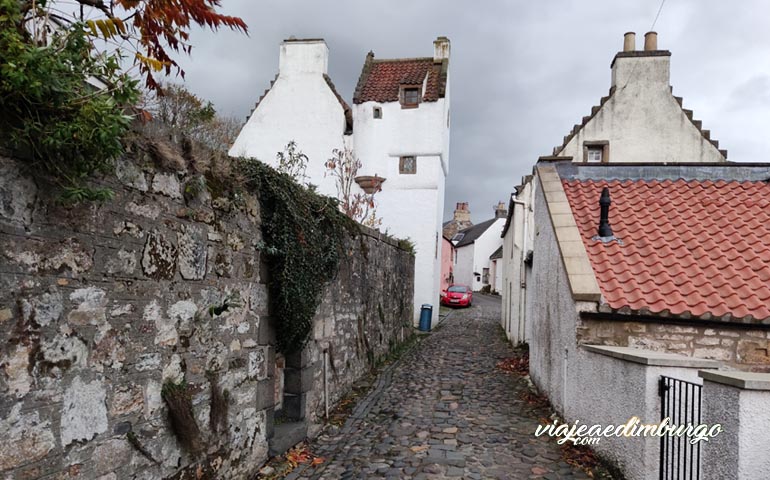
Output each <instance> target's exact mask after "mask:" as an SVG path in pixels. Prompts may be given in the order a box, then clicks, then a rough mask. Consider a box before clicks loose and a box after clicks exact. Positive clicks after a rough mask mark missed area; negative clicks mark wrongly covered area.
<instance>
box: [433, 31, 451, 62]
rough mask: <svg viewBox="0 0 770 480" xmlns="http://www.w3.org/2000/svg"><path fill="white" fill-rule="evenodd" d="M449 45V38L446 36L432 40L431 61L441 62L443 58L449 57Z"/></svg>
mask: <svg viewBox="0 0 770 480" xmlns="http://www.w3.org/2000/svg"><path fill="white" fill-rule="evenodd" d="M450 50H451V45H450V43H449V39H448V38H446V37H438V38H437V39H435V40H434V41H433V61H434V62H435V63H441V61H442V60H443V59H445V58H449V51H450Z"/></svg>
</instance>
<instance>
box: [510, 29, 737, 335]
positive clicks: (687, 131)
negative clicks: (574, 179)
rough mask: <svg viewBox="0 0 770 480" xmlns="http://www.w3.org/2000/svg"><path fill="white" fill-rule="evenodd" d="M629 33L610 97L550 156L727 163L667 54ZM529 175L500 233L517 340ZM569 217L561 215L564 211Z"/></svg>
mask: <svg viewBox="0 0 770 480" xmlns="http://www.w3.org/2000/svg"><path fill="white" fill-rule="evenodd" d="M635 39H636V36H635V34H634V33H627V34H626V35H625V37H624V44H623V51H621V52H618V53H617V54H616V55H615V58H614V59H613V60H612V63H611V65H610V69H611V72H612V77H611V78H612V81H611V85H610V89H609V93H608V94H607V96H605V97H602V98H601V100H600V102H599V104H598V105H596V106H594V107H593V108H591V111H590V114H589V115H586V116H585V117H583V118H582V120H581V121H580V123H577V124H575V126H574V127H573V128H572V130H571V131H570V133H569V134H568V135H566V136H565V137H564V140H563V142H562V144H561V145H559V146H557V147H555V148H554V149H553V155H552V156H546V157H541V159H543V160H554V161H557V160H570V161H571V162H572V163H573V164H586V165H588V166H595V168H599V167H600V166H601V165H605V164H640V163H645V164H656V163H716V164H719V163H724V162H726V159H727V151H726V150H721V149H720V148H719V142H718V141H716V140H714V139H713V138H712V135H711V132H710V131H709V130H706V129H704V128H703V124H702V122H701V121H700V120H696V119H695V118H694V117H693V112H692V110H687V109H686V108H684V107H683V100H682V98H681V97H677V96H674V94H673V87H671V84H670V70H671V68H670V60H671V52H669V51H668V50H658V46H657V41H658V39H657V34H656V33H655V32H649V33H647V34H646V35H645V41H644V50H636V47H635ZM533 174H534V175H529V176H526V177H524V178H523V179H522V182H521V184H520V185H519V186H518V187H516V191H515V192H514V193H513V195H512V200H511V208H510V209H509V211H508V218H507V221H506V226H505V229H504V236H505V237H506V238H505V241H504V242H503V244H504V247H503V257H504V258H505V259H506V260H505V267H504V273H503V277H504V278H503V287H502V294H503V306H502V318H501V324H502V325H503V327H504V328H505V330H506V333H507V335H508V337H509V338H510V339H511V340H512V341H514V342H523V341H527V340H528V339H529V337H528V333H527V330H528V326H527V325H526V324H525V318H527V315H526V312H527V309H528V306H527V296H528V292H527V291H526V290H527V284H528V282H527V277H528V274H529V273H528V272H529V270H528V269H529V268H530V267H529V266H528V264H527V261H528V259H531V252H532V245H533V243H532V242H533V236H532V235H533V230H534V229H533V227H534V225H533V220H532V218H533V216H534V215H535V212H534V205H533V199H534V194H535V192H536V190H537V188H539V187H538V185H539V182H538V181H537V178H536V175H537V172H536V171H534V172H533ZM565 213H566V212H565Z"/></svg>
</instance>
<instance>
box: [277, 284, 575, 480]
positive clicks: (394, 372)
mask: <svg viewBox="0 0 770 480" xmlns="http://www.w3.org/2000/svg"><path fill="white" fill-rule="evenodd" d="M499 318H500V301H499V300H498V299H496V298H493V297H487V296H483V295H477V296H476V298H474V305H473V307H471V308H469V309H464V310H455V311H453V312H452V314H451V315H450V317H449V318H448V319H447V320H446V321H444V322H443V323H442V324H441V325H439V327H438V328H437V329H435V330H434V332H433V333H432V334H431V335H430V336H429V337H428V338H426V339H424V340H423V341H422V342H421V343H420V344H419V345H418V346H417V347H416V348H414V349H413V350H411V351H410V352H409V353H407V354H406V355H405V356H404V357H403V358H402V359H401V360H400V361H399V362H397V363H395V364H394V365H393V366H392V367H391V368H389V369H387V370H386V371H385V372H383V374H382V375H381V376H380V377H379V378H378V380H377V382H376V384H375V386H374V388H373V389H372V391H371V392H370V393H369V395H368V396H367V397H365V398H363V399H362V400H361V401H360V402H359V404H358V405H357V407H356V409H355V410H354V413H353V415H352V416H351V417H350V418H348V420H347V422H346V424H345V425H344V427H343V428H342V429H341V430H338V431H337V432H336V433H334V434H322V435H321V436H320V437H319V438H317V439H316V440H315V442H314V443H313V452H314V453H315V454H317V455H320V456H322V457H324V458H325V461H324V462H323V463H322V464H320V465H315V466H309V465H308V466H304V465H303V466H300V468H298V469H297V470H295V471H294V472H292V473H291V474H290V475H289V476H288V477H286V478H289V479H306V478H312V479H333V478H343V479H349V478H393V479H395V478H399V479H400V478H405V479H409V478H414V479H430V478H469V479H481V478H498V479H525V478H548V479H556V478H588V477H587V476H586V475H585V474H584V473H583V472H582V471H579V470H577V469H575V468H573V467H571V466H570V465H568V464H567V463H566V462H564V461H563V459H562V455H561V452H560V448H559V446H558V445H556V443H555V441H554V440H552V439H546V438H536V437H535V436H534V435H533V432H534V431H535V428H536V426H537V425H538V423H539V420H538V418H539V417H540V416H542V415H543V412H542V411H537V410H534V407H532V406H530V405H529V404H528V403H527V402H525V401H523V400H521V399H520V396H521V394H522V393H523V392H524V391H525V390H526V389H527V388H528V387H527V385H526V381H525V380H523V379H522V378H520V377H516V376H514V375H511V374H506V373H504V372H502V371H500V370H498V369H497V368H496V364H497V363H498V362H499V361H500V360H502V359H504V358H507V357H510V356H511V355H512V354H513V350H512V347H511V346H510V344H509V343H508V342H507V341H506V340H505V338H504V336H503V334H502V331H501V329H500V327H499V323H498V322H499Z"/></svg>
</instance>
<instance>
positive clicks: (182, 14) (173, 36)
mask: <svg viewBox="0 0 770 480" xmlns="http://www.w3.org/2000/svg"><path fill="white" fill-rule="evenodd" d="M114 4H115V5H117V6H120V7H121V8H123V9H124V10H126V12H129V13H130V15H129V17H128V18H131V17H132V16H133V19H134V22H133V28H134V31H135V33H136V34H138V39H137V40H138V42H139V45H140V46H141V47H142V48H143V49H144V54H145V57H148V58H150V59H153V60H154V61H156V62H160V63H161V64H162V65H163V67H164V69H165V73H166V75H168V74H170V73H171V69H172V68H174V69H175V70H176V72H177V73H178V74H180V75H181V76H182V78H184V71H183V70H182V69H181V68H180V67H179V64H177V62H176V61H175V60H174V59H173V58H171V55H170V54H169V52H168V51H167V49H168V48H170V49H172V50H174V51H177V52H178V51H179V50H180V49H181V50H182V51H183V52H184V53H187V54H189V53H190V51H191V50H192V45H190V44H188V43H187V41H188V40H189V38H190V32H189V30H190V25H191V23H196V24H198V25H200V26H205V27H209V28H211V29H212V30H217V29H219V28H221V27H226V28H229V29H231V30H238V31H241V32H243V33H247V34H248V26H247V25H246V23H245V22H244V21H243V19H241V18H239V17H233V16H229V15H222V14H221V13H217V11H216V8H217V7H219V6H220V0H147V1H146V2H140V1H137V0H114ZM151 65H152V63H151V62H139V71H140V72H141V73H142V74H143V75H145V77H146V81H145V83H146V85H147V87H148V88H150V89H152V90H160V84H159V83H158V82H157V81H156V79H155V78H154V77H153V68H152V66H151Z"/></svg>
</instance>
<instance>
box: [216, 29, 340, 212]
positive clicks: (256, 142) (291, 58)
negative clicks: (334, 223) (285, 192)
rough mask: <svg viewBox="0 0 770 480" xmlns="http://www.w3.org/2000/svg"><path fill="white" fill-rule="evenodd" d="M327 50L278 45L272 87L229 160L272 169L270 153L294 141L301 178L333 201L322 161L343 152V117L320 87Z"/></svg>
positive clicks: (317, 45) (317, 44)
mask: <svg viewBox="0 0 770 480" xmlns="http://www.w3.org/2000/svg"><path fill="white" fill-rule="evenodd" d="M328 57H329V49H328V48H327V46H326V43H324V42H323V41H322V40H321V41H307V42H297V41H287V42H284V43H283V44H282V45H281V56H280V62H279V63H280V71H279V74H278V78H277V80H276V81H275V84H274V85H273V86H272V88H270V91H269V92H268V93H267V95H266V96H265V97H264V98H263V99H262V101H261V102H260V103H259V106H258V107H257V108H256V109H255V110H254V112H253V113H252V114H251V117H250V118H249V120H248V121H247V122H246V125H245V126H244V127H243V129H242V130H241V132H240V134H239V135H238V138H237V139H236V140H235V143H234V144H233V146H232V147H231V148H230V151H229V154H230V155H231V156H244V157H252V158H257V159H259V160H261V161H263V162H265V163H267V164H269V165H272V166H277V164H278V162H277V160H276V154H277V153H278V152H282V151H283V150H284V149H285V148H286V145H287V144H288V143H289V142H290V141H291V140H294V141H295V142H296V143H297V148H298V149H299V150H301V151H302V152H303V153H304V154H305V155H307V156H308V158H309V161H308V168H307V176H308V177H309V178H310V181H311V183H313V184H315V185H318V186H319V189H318V190H319V192H321V193H323V194H326V195H330V196H333V197H336V196H337V190H336V187H335V185H334V179H333V178H332V177H325V176H324V174H325V172H326V167H325V165H324V164H325V162H326V160H327V159H329V158H330V157H331V155H332V150H333V149H335V148H342V147H343V141H344V140H343V138H344V134H345V113H344V109H343V108H342V105H340V102H339V100H338V99H337V97H336V96H335V95H334V93H333V92H332V90H331V88H330V87H329V85H328V84H327V83H326V80H325V79H324V77H323V75H324V74H325V73H326V69H327V64H328Z"/></svg>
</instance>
